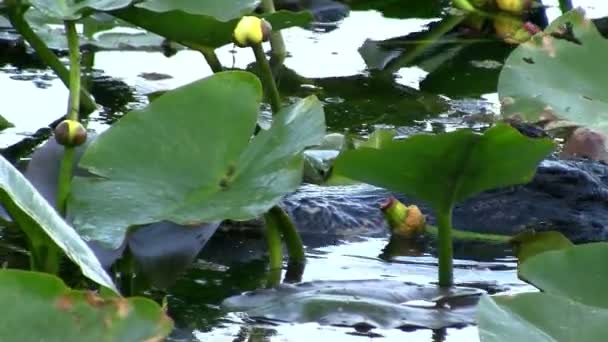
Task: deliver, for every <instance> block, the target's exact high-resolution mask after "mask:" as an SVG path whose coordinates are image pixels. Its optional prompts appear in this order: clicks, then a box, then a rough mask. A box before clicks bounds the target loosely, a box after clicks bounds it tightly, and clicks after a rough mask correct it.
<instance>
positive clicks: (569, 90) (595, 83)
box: [498, 10, 608, 133]
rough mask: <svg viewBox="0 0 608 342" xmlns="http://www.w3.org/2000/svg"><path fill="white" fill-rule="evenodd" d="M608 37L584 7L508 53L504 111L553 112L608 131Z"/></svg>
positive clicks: (531, 115)
mask: <svg viewBox="0 0 608 342" xmlns="http://www.w3.org/2000/svg"><path fill="white" fill-rule="evenodd" d="M606 59H608V41H607V40H606V39H604V38H603V37H602V35H601V34H600V33H599V32H598V30H597V28H596V27H595V24H594V23H593V22H592V21H591V20H588V19H585V17H584V15H583V14H582V13H581V12H580V11H579V10H574V11H571V12H568V13H567V14H565V15H563V16H562V17H560V18H558V19H557V20H556V21H555V22H554V23H552V24H551V26H550V27H548V28H547V29H546V30H545V31H544V32H543V33H539V34H537V35H535V36H534V37H533V38H532V39H531V40H530V41H528V42H526V43H524V44H521V45H520V46H519V47H518V48H517V49H516V50H515V51H513V53H511V55H510V56H509V58H508V59H507V61H506V63H505V66H504V68H503V70H502V72H501V74H500V79H499V82H498V93H499V95H500V97H501V99H502V103H503V105H504V106H503V112H504V114H507V115H509V114H514V113H518V114H519V115H521V116H523V117H526V118H528V119H530V120H536V119H538V118H539V117H540V116H542V115H543V114H546V112H547V111H549V112H550V113H551V114H553V115H555V116H557V117H559V118H561V119H566V120H569V121H574V122H576V123H577V124H580V125H584V126H587V127H589V128H593V129H596V130H599V131H601V132H603V133H608V97H607V96H606V92H605V91H604V89H606V88H608V79H607V78H606V77H604V74H603V73H602V72H598V70H603V68H604V63H605V62H604V61H606Z"/></svg>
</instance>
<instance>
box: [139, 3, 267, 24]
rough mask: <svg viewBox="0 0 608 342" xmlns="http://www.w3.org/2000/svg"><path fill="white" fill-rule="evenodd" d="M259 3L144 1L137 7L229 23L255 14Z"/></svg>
mask: <svg viewBox="0 0 608 342" xmlns="http://www.w3.org/2000/svg"><path fill="white" fill-rule="evenodd" d="M259 3H260V1H259V0H232V1H226V0H144V1H142V2H139V3H137V4H135V6H136V7H140V8H144V9H147V10H150V11H154V12H169V11H182V12H185V13H189V14H196V15H206V16H210V17H214V18H215V19H217V20H220V21H228V20H231V19H235V18H238V17H241V16H243V15H246V14H249V13H251V12H253V10H255V9H256V7H257V6H258V5H259Z"/></svg>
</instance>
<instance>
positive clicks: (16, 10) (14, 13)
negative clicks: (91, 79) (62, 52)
mask: <svg viewBox="0 0 608 342" xmlns="http://www.w3.org/2000/svg"><path fill="white" fill-rule="evenodd" d="M8 18H9V20H10V22H11V25H12V26H13V27H14V28H15V29H16V30H17V32H19V34H20V35H21V36H22V37H23V38H24V39H25V40H26V41H27V42H28V43H29V44H30V46H31V47H32V48H33V49H34V51H35V52H36V55H38V57H40V59H42V61H44V63H46V64H47V65H48V66H49V67H50V68H51V69H53V71H54V72H55V73H56V74H57V76H58V77H59V79H61V81H62V82H63V84H65V85H66V87H69V84H70V81H69V79H70V73H69V71H68V70H67V69H66V68H65V66H64V65H63V64H62V63H61V61H60V60H59V58H57V56H56V55H55V54H54V53H53V52H52V51H51V50H50V49H49V48H48V47H47V46H46V44H45V43H44V42H43V41H42V39H40V37H38V35H37V34H36V33H35V32H34V30H32V28H31V27H30V25H29V24H28V23H27V21H26V20H25V19H24V18H23V7H21V6H19V5H15V6H9V8H8ZM80 91H81V94H80V95H81V96H80V101H81V103H80V105H81V107H82V108H81V109H82V112H83V113H86V114H88V113H91V112H93V111H94V110H95V109H97V105H96V104H95V101H94V100H93V98H92V97H91V94H89V93H88V92H87V91H86V90H84V89H81V90H80Z"/></svg>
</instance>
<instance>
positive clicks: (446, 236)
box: [437, 206, 454, 287]
mask: <svg viewBox="0 0 608 342" xmlns="http://www.w3.org/2000/svg"><path fill="white" fill-rule="evenodd" d="M437 226H438V229H439V234H438V237H437V238H438V240H439V243H438V251H439V286H441V287H449V286H452V284H453V283H454V274H453V265H452V259H453V253H454V252H453V246H452V207H451V206H450V207H449V208H448V209H447V210H438V213H437Z"/></svg>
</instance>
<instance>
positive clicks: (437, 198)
mask: <svg viewBox="0 0 608 342" xmlns="http://www.w3.org/2000/svg"><path fill="white" fill-rule="evenodd" d="M551 149H553V143H552V142H551V141H550V140H546V139H532V138H527V137H524V136H523V135H521V134H520V133H519V132H518V131H517V130H515V129H514V128H512V127H510V126H507V125H497V126H495V127H493V128H491V129H489V130H487V131H486V132H485V133H484V134H483V135H482V134H477V133H474V132H473V131H471V130H468V129H463V130H458V131H455V132H452V133H444V134H438V135H427V134H419V135H414V136H411V137H410V138H408V139H404V140H397V141H390V142H385V143H384V145H383V146H382V147H380V148H377V149H376V148H359V149H357V150H353V151H347V152H345V153H344V154H342V155H341V156H340V157H338V159H337V160H336V162H335V164H334V172H335V174H337V175H344V176H346V177H349V178H353V179H356V180H359V181H363V182H366V183H369V184H372V185H376V186H380V187H383V188H386V189H389V190H393V191H397V192H401V193H404V194H410V195H412V196H415V197H417V198H418V199H421V200H425V201H427V202H428V203H429V204H430V205H431V206H433V208H435V209H436V210H447V209H448V208H451V207H452V205H453V204H454V203H457V202H460V201H462V200H464V199H466V198H467V197H470V196H472V195H474V194H477V193H479V192H482V191H484V190H489V189H493V188H498V187H501V186H507V185H513V184H520V183H526V182H528V181H530V180H531V179H532V177H533V176H534V173H535V170H536V165H537V164H538V163H539V162H540V161H541V160H542V159H543V157H544V156H546V155H547V154H548V153H549V152H550V151H551Z"/></svg>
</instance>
